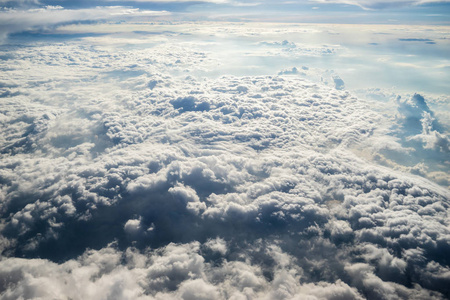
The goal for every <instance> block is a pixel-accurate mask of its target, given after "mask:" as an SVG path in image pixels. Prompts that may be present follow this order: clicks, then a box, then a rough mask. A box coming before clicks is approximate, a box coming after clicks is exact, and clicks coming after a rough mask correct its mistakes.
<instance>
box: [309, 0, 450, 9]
mask: <svg viewBox="0 0 450 300" xmlns="http://www.w3.org/2000/svg"><path fill="white" fill-rule="evenodd" d="M314 2H317V3H322V4H330V3H339V4H349V5H355V6H359V7H361V8H363V9H390V8H398V7H405V6H415V5H425V4H431V3H445V2H448V1H445V0H444V1H442V0H397V1H378V0H314Z"/></svg>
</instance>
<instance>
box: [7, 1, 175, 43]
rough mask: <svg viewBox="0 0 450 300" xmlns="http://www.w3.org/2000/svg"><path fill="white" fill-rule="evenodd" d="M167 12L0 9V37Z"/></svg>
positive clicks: (94, 9) (110, 9)
mask: <svg viewBox="0 0 450 300" xmlns="http://www.w3.org/2000/svg"><path fill="white" fill-rule="evenodd" d="M169 14H170V13H169V12H167V11H150V10H140V9H138V8H130V7H120V6H111V7H96V8H87V9H64V8H63V7H61V6H46V7H43V8H33V9H26V10H23V9H7V10H2V11H0V28H1V29H0V38H1V39H5V38H6V37H7V36H8V35H9V34H11V33H16V32H22V31H26V30H33V29H42V28H45V27H48V26H50V27H51V26H55V25H58V24H67V23H71V22H79V21H99V20H112V19H114V18H128V17H154V16H167V15H169Z"/></svg>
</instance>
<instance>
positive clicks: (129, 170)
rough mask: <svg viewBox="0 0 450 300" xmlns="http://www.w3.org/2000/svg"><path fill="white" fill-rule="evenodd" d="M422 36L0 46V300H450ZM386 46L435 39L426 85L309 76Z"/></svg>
mask: <svg viewBox="0 0 450 300" xmlns="http://www.w3.org/2000/svg"><path fill="white" fill-rule="evenodd" d="M216 2H217V1H216ZM111 9H112V11H118V12H120V13H123V9H122V8H111ZM112 11H110V12H109V13H111V12H112ZM132 13H133V14H134V13H138V12H136V11H132ZM147 13H148V12H147ZM422 29H423V31H420V32H418V31H414V30H411V29H410V28H407V27H404V28H402V29H401V33H400V34H399V33H398V28H395V29H392V28H390V27H385V28H383V31H380V30H379V28H376V27H370V26H369V27H366V28H363V29H360V31H356V34H360V36H364V37H370V38H368V40H363V42H360V43H359V44H356V45H355V44H352V42H351V39H349V40H350V41H347V42H345V40H346V38H345V37H346V36H347V37H348V28H347V27H345V26H343V27H334V31H331V30H330V27H327V26H326V25H324V26H319V25H317V26H315V25H309V26H307V25H299V24H293V25H289V26H288V25H285V24H281V25H276V26H275V25H270V26H266V25H262V24H256V25H255V24H254V25H249V26H243V25H239V24H225V23H215V25H212V24H210V23H198V24H188V23H182V24H172V25H167V24H166V25H157V24H148V23H145V24H144V23H129V24H103V25H101V24H85V25H70V24H67V26H64V27H60V28H59V29H58V30H55V31H52V32H51V33H49V32H46V33H45V31H43V32H40V33H39V34H37V33H33V34H31V33H28V34H27V33H22V34H17V35H13V36H10V37H9V38H8V41H9V42H8V43H5V44H4V45H2V46H1V49H0V59H1V69H2V73H1V75H0V76H1V77H0V97H1V98H0V99H1V102H0V108H1V109H0V131H1V132H2V134H1V135H0V155H1V156H0V157H1V160H0V184H1V189H0V205H1V206H0V213H1V217H2V222H1V225H0V233H1V236H0V250H1V251H2V259H1V260H0V278H1V280H0V295H1V299H21V298H22V299H32V298H33V299H36V298H40V299H67V298H70V299H186V300H188V299H446V298H448V297H449V295H450V289H449V287H450V267H449V266H450V257H449V253H450V230H449V199H450V192H449V190H448V185H449V178H448V164H449V162H448V153H449V138H448V123H447V120H448V119H447V116H448V94H445V85H444V84H442V81H439V80H438V79H436V78H438V77H435V76H437V75H436V73H434V72H448V71H447V69H448V54H447V57H445V55H446V54H445V51H443V50H445V48H446V47H447V45H448V42H447V39H448V31H446V29H445V28H439V27H437V28H422ZM368 32H370V33H368ZM424 32H427V39H429V40H427V41H423V40H422V41H421V40H419V41H417V40H415V41H402V40H400V39H424V37H423V35H424ZM430 32H431V33H430ZM322 34H323V35H326V36H331V37H332V38H331V39H333V37H335V36H336V35H341V36H343V37H344V38H342V41H343V43H341V44H337V43H331V41H332V40H326V41H327V42H326V43H323V42H322V40H321V41H320V42H319V43H317V42H315V43H313V42H312V40H313V39H311V36H312V35H313V36H314V37H318V36H321V35H322ZM353 34H355V32H353ZM384 35H388V36H389V37H388V38H379V36H384ZM281 37H282V38H281ZM307 37H308V38H309V39H307ZM377 37H378V38H377ZM387 39H389V40H392V41H395V42H396V43H397V45H405V43H406V45H405V46H404V47H407V48H408V47H410V48H408V49H411V51H415V53H417V54H419V53H420V52H421V51H422V50H423V49H424V48H423V47H428V46H430V47H434V48H432V49H434V52H433V54H432V55H431V54H430V55H429V56H424V58H423V60H422V61H420V60H419V61H418V64H419V65H420V64H422V66H423V70H424V72H425V74H424V73H421V75H417V76H424V77H423V78H428V79H429V80H430V81H434V84H436V86H437V87H441V90H440V91H439V92H437V93H430V92H425V93H423V92H422V91H421V90H418V91H417V90H408V91H400V90H395V89H387V88H368V87H367V86H366V85H364V84H355V83H352V80H349V81H347V78H351V76H350V75H349V74H351V72H350V71H348V70H346V69H343V70H342V72H339V71H333V70H330V69H327V68H323V65H324V64H325V65H326V64H328V65H330V66H335V67H339V66H342V62H343V61H342V60H344V62H345V59H348V58H349V57H356V56H357V55H356V54H355V53H356V51H357V50H358V49H359V48H358V47H360V46H361V45H364V49H366V48H367V49H371V47H376V46H377V45H379V46H380V47H383V46H382V45H383V43H384V42H386V41H387ZM24 40H26V42H24ZM430 40H432V41H436V44H425V43H426V42H430ZM238 41H247V42H242V43H237V42H238ZM369 43H375V44H377V45H368V44H369ZM409 43H422V44H420V45H421V46H420V47H419V46H417V44H414V45H413V46H411V44H409ZM236 45H239V46H236ZM382 49H386V48H382ZM427 49H428V48H427ZM447 49H448V48H447ZM358 51H360V52H357V53H359V54H360V55H361V54H362V53H364V54H366V55H367V56H368V57H371V58H375V59H377V60H378V62H379V63H380V64H383V65H384V66H386V68H388V69H392V70H393V69H394V67H395V66H397V65H396V64H398V63H403V64H409V63H410V61H408V59H409V57H404V58H403V59H405V61H399V60H398V58H399V56H397V55H399V52H398V51H397V50H396V51H392V52H389V54H390V55H389V57H387V56H386V55H381V54H379V52H377V51H378V50H375V51H372V50H368V51H366V50H358ZM378 55H380V56H378ZM421 57H422V56H421ZM436 57H437V58H436ZM354 59H355V60H353V63H354V64H353V66H359V65H362V63H361V62H359V61H358V60H357V59H356V58H354ZM446 59H447V60H446ZM430 61H431V62H433V64H434V63H436V62H438V63H436V64H434V65H432V66H431V67H429V68H425V67H424V66H425V65H426V64H427V62H430ZM264 62H265V63H264ZM369 66H370V64H369ZM403 67H404V68H407V70H411V68H414V67H411V66H410V65H406V66H403ZM446 68H447V69H446ZM367 72H369V71H367ZM427 72H428V73H427ZM346 75H347V77H346ZM377 83H383V81H382V80H381V81H377V79H376V78H374V79H373V84H374V85H375V84H377ZM352 84H353V85H354V87H355V89H354V90H347V89H346V88H347V87H348V86H352ZM410 86H411V83H408V84H406V83H405V84H404V85H402V87H404V88H406V89H408V88H409V87H410ZM357 88H358V89H357ZM443 91H444V93H443ZM415 92H417V93H415ZM419 92H420V93H419ZM356 95H359V96H356Z"/></svg>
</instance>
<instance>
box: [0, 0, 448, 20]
mask: <svg viewBox="0 0 450 300" xmlns="http://www.w3.org/2000/svg"><path fill="white" fill-rule="evenodd" d="M0 3H1V4H2V6H3V7H5V8H17V9H30V8H36V7H45V6H49V5H50V6H61V7H63V8H65V9H71V10H78V9H92V8H95V7H107V6H123V7H132V8H139V9H141V10H154V11H169V12H171V13H173V14H174V15H175V18H176V19H177V18H180V19H191V20H195V19H204V18H207V19H211V18H213V19H214V18H219V19H221V20H227V21H229V20H231V21H233V20H244V21H245V20H252V21H264V20H269V21H278V22H286V21H287V22H316V23H375V24H376V23H388V24H395V23H401V24H432V25H444V24H449V23H450V21H449V15H450V2H449V1H435V0H425V1H424V0H397V1H383V0H381V1H379V0H330V1H328V0H309V1H306V0H294V1H274V0H261V1H248V0H247V1H242V0H203V1H187V0H161V1H147V0H138V1H121V0H95V1H87V0H79V1H73V0H69V1H64V0H59V1H58V0H41V1H37V0H31V1H28V0H22V1H0Z"/></svg>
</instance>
